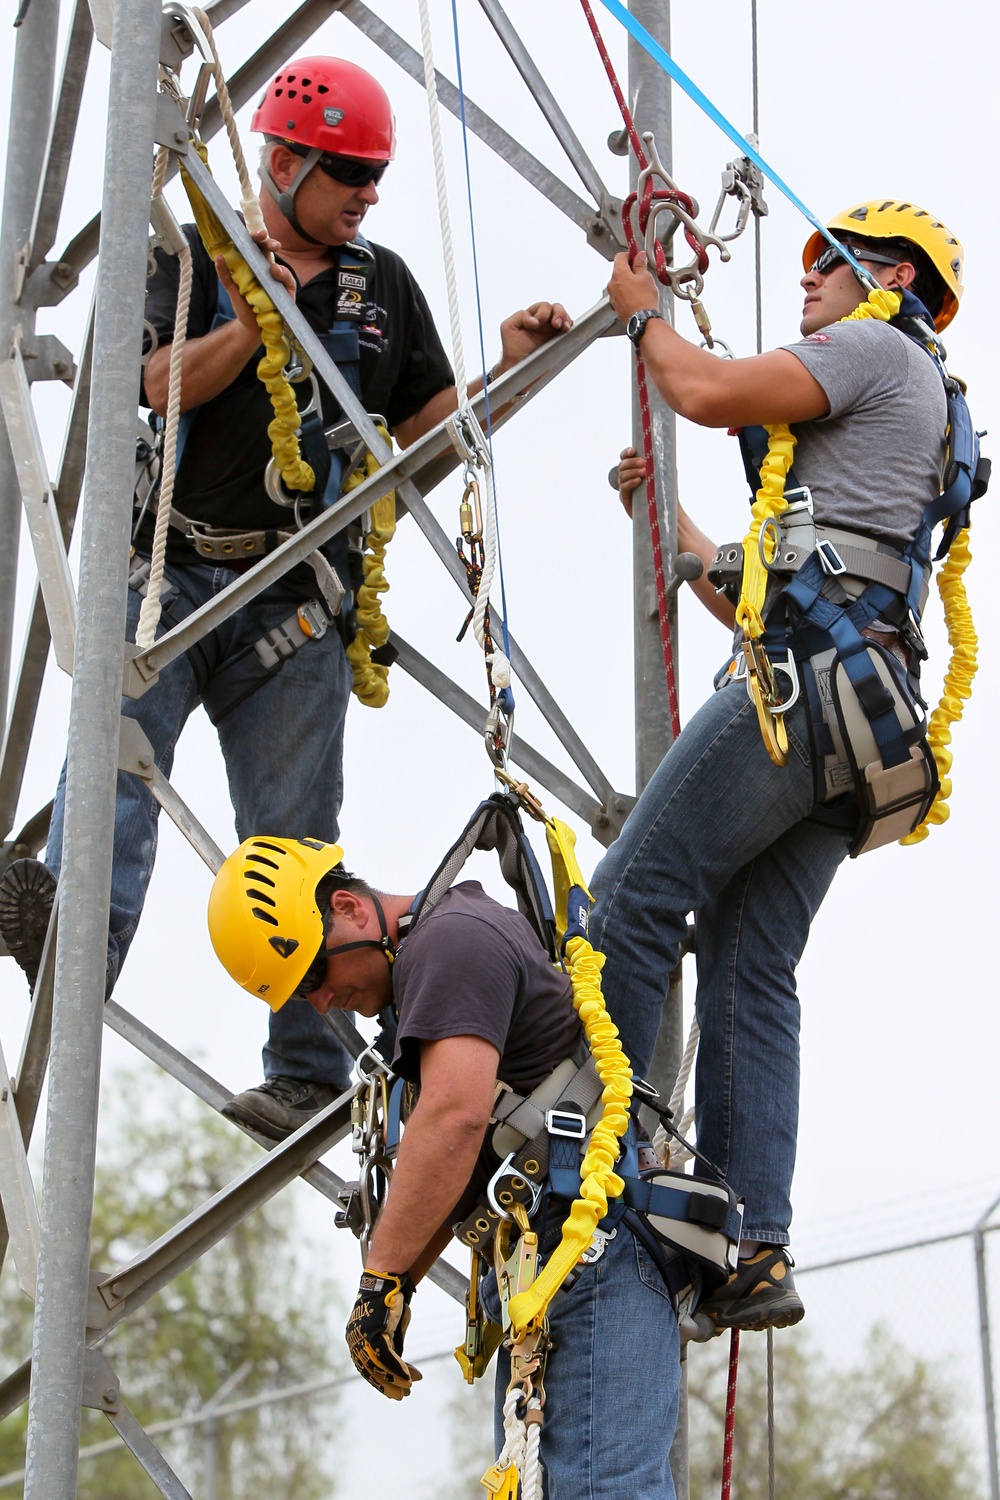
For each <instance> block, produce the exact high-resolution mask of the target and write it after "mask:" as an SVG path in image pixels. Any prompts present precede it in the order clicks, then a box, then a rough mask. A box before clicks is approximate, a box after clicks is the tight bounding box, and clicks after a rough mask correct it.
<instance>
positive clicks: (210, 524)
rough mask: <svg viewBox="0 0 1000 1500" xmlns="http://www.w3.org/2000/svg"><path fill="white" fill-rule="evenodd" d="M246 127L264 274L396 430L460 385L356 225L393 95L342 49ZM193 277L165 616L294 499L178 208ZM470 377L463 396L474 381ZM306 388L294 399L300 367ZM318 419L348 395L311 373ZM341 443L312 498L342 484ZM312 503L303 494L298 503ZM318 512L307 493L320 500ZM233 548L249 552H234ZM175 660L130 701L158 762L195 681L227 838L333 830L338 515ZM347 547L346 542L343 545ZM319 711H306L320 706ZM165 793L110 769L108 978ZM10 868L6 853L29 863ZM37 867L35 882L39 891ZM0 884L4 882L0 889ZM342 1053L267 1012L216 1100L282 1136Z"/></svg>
mask: <svg viewBox="0 0 1000 1500" xmlns="http://www.w3.org/2000/svg"><path fill="white" fill-rule="evenodd" d="M253 129H254V130H255V131H259V132H261V133H262V134H263V135H264V138H265V146H264V149H263V152H262V162H261V180H262V189H261V195H260V199H261V209H262V211H263V217H264V222H265V224H266V226H267V235H268V237H267V238H264V239H263V243H264V245H265V248H267V249H268V250H270V251H271V252H273V253H274V255H275V257H276V261H275V266H274V271H275V274H276V275H277V276H279V277H280V278H281V279H282V280H283V281H284V282H285V284H286V285H287V286H288V288H289V290H290V291H292V292H293V294H294V295H295V297H296V299H297V302H298V305H299V307H300V308H301V310H302V312H303V314H304V315H305V317H306V319H307V320H308V322H309V323H310V325H311V326H312V327H313V328H314V329H315V330H316V332H317V333H319V334H320V336H321V338H322V339H323V342H324V344H325V346H326V348H327V350H328V352H329V353H330V354H331V356H332V358H333V359H334V360H335V361H336V362H337V364H338V366H339V368H340V370H341V372H342V373H343V374H344V376H345V377H346V379H347V380H348V382H349V384H350V385H351V386H352V388H353V389H354V390H355V392H357V393H358V394H359V395H360V397H361V399H362V401H363V403H364V405H365V408H366V410H368V411H369V412H372V413H379V414H381V415H382V416H383V417H384V418H385V420H386V422H387V424H388V427H389V429H390V430H391V432H392V433H393V436H394V437H395V439H396V441H397V442H398V443H399V444H400V446H402V447H407V446H408V445H409V444H411V443H413V442H414V441H416V439H417V438H419V437H420V436H422V434H423V433H425V432H427V431H428V430H429V429H430V428H431V427H433V426H435V425H436V424H437V423H439V422H440V421H441V420H442V419H443V418H444V417H446V416H447V415H448V414H449V413H450V412H452V411H454V410H455V408H456V404H457V398H456V391H455V383H454V376H453V374H452V371H451V368H450V366H449V363H448V359H447V357H446V355H445V352H444V349H443V348H442V345H441V341H440V339H439V337H438V334H437V331H436V329H435V327H434V320H433V317H432V315H431V312H430V308H429V307H428V304H427V301H426V299H425V298H424V295H423V293H422V292H421V290H420V288H419V286H418V285H417V283H416V281H415V280H414V278H413V276H412V275H411V274H410V272H409V270H408V269H407V267H406V265H405V263H404V262H403V260H402V259H401V257H400V256H398V255H397V254H396V253H395V252H394V251H392V250H388V249H386V248H385V247H383V246H381V245H372V244H369V242H368V241H367V240H366V239H365V238H364V237H363V235H362V234H361V227H362V222H363V220H364V218H365V216H366V215H367V213H368V211H369V209H371V208H372V207H373V206H374V205H375V204H376V203H377V202H378V190H377V188H378V183H379V181H380V179H381V177H382V175H383V173H384V172H385V170H386V168H387V167H388V165H389V163H390V162H391V161H392V158H393V155H394V153H395V123H394V120H393V115H392V108H391V106H390V103H389V100H388V97H387V96H386V94H385V91H384V90H383V89H382V87H381V85H380V84H379V83H378V82H377V81H376V80H375V79H374V78H372V77H371V75H370V74H368V73H366V72H365V71H364V69H362V68H359V67H356V66H355V65H354V64H353V63H349V62H345V61H343V60H342V59H339V58H331V57H308V58H299V59H298V60H296V61H294V62H291V63H289V64H287V66H286V67H285V68H283V69H282V71H281V72H280V73H279V74H278V75H277V77H276V78H275V79H274V80H273V82H272V83H271V84H270V85H269V87H268V89H267V91H266V92H265V94H264V97H263V99H262V100H261V103H260V107H259V108H258V110H257V112H256V114H255V116H254V120H253ZM185 233H186V235H187V238H188V241H189V243H190V245H191V250H192V255H193V261H194V267H193V270H194V274H193V288H192V296H191V309H190V313H189V317H188V326H187V343H186V346H185V351H184V361H183V386H182V399H181V406H182V411H183V416H182V430H181V434H180V442H179V445H178V446H179V459H178V466H177V474H176V484H175V490H174V496H173V506H172V515H171V530H170V535H169V541H168V547H167V574H166V591H165V594H164V624H163V628H164V629H166V628H169V626H170V625H171V624H172V623H175V622H176V621H177V620H179V619H180V618H183V617H184V616H185V615H187V614H190V613H191V612H192V611H193V610H194V609H196V608H198V607H199V606H200V605H201V604H203V603H205V602H206V601H207V600H209V599H211V598H212V597H213V596H214V595H215V594H217V593H219V592H220V591H221V590H222V589H224V588H226V587H228V586H229V585H230V584H231V583H232V582H233V581H234V579H235V578H236V576H237V574H238V573H239V572H241V571H243V570H244V569H245V568H246V567H248V566H251V565H252V562H253V560H254V558H255V557H256V556H258V555H260V554H262V553H264V552H267V551H270V550H272V549H273V548H274V547H275V546H276V545H278V542H279V540H280V538H279V535H278V533H279V532H286V533H287V531H288V530H289V529H290V528H291V526H292V514H291V511H290V510H289V509H287V508H283V507H281V506H279V505H278V504H276V503H275V502H274V501H273V500H272V499H271V498H270V496H269V494H268V492H267V490H266V489H265V484H264V476H265V470H266V468H267V465H268V461H269V460H270V458H271V444H270V439H269V437H268V431H267V428H268V423H269V421H270V420H271V415H272V413H271V408H270V403H269V399H268V396H267V393H266V391H265V389H264V387H263V385H262V384H261V382H260V380H259V379H258V378H257V373H256V369H257V364H258V361H259V359H260V354H261V349H260V336H259V332H258V328H257V323H256V319H255V318H254V315H253V312H252V310H251V308H250V307H249V305H248V304H247V302H246V301H245V300H244V299H243V298H242V297H241V296H240V294H239V292H238V291H237V290H236V288H235V286H234V284H233V282H232V280H231V278H230V276H229V274H228V272H227V271H226V269H225V266H224V264H223V263H222V262H221V261H219V262H217V263H216V265H214V266H213V264H212V262H211V260H210V259H209V256H208V254H207V252H206V251H205V249H204V248H203V246H202V243H201V240H200V238H199V236H198V232H197V230H196V228H195V227H194V226H193V225H188V226H186V227H185ZM178 279H179V262H178V260H177V258H176V256H168V255H166V254H164V253H163V252H162V251H161V250H159V249H158V250H157V251H156V269H155V271H154V273H153V275H152V277H151V278H150V282H149V287H148V291H147V297H146V319H147V322H148V323H149V324H150V325H151V326H152V328H153V329H154V331H155V334H156V338H157V341H158V342H157V347H156V348H155V350H154V352H153V353H152V354H151V356H150V357H149V360H148V363H147V365H146V370H145V379H144V392H143V401H144V402H145V403H146V404H148V405H149V406H151V407H152V408H153V410H154V411H155V412H157V413H158V414H159V415H160V416H161V417H162V416H163V415H164V414H165V412H166V405H167V383H168V372H169V363H170V344H171V342H172V340H173V336H174V318H175V313H176V305H177V288H178ZM570 322H571V320H570V318H569V317H568V315H567V314H566V312H565V310H564V309H563V308H562V307H561V306H560V305H559V304H558V303H549V302H540V303H536V304H535V305H534V306H532V307H530V308H527V309H524V310H522V311H520V312H517V313H515V314H513V315H512V316H511V317H510V318H508V319H506V321H505V322H504V323H503V324H502V325H501V355H500V359H499V361H498V362H497V364H496V365H495V366H494V373H495V374H500V373H502V372H504V371H506V370H508V369H509V368H511V366H513V365H515V364H517V363H518V362H519V361H520V360H522V359H524V358H525V356H526V355H528V354H530V353H531V352H532V351H533V350H534V349H535V348H536V347H537V346H538V345H539V344H541V343H542V342H544V341H545V340H546V339H548V338H551V337H552V336H554V335H555V334H558V333H560V332H561V331H562V330H563V329H565V328H568V327H569V326H570ZM480 385H481V382H478V383H477V382H475V381H474V382H472V383H471V385H470V393H472V394H475V392H476V391H477V390H478V389H479V388H480ZM299 390H301V391H303V392H304V393H305V394H304V395H303V396H301V397H300V405H304V403H305V400H306V399H307V395H308V392H309V383H308V382H306V383H305V384H304V385H303V386H300V387H299ZM321 400H322V409H323V422H324V426H325V427H330V426H331V425H333V424H334V423H335V422H336V421H337V420H338V418H339V417H340V415H341V413H340V410H339V407H338V406H337V403H336V402H335V401H334V399H333V397H332V396H331V395H330V393H329V392H328V391H326V390H325V388H322V387H321ZM341 457H342V455H338V454H336V453H334V454H333V455H332V456H331V467H330V475H329V478H328V480H327V482H326V485H325V490H324V493H323V496H322V497H320V499H319V500H317V502H316V505H317V506H319V505H320V504H324V503H325V504H330V503H332V502H333V501H334V500H335V499H336V497H337V495H338V493H339V488H340V471H341ZM307 513H308V511H307ZM313 513H315V510H314V511H313ZM152 530H153V517H152V515H151V514H150V513H149V512H148V511H146V510H143V511H142V512H140V514H139V516H138V518H137V522H136V528H135V532H134V537H133V540H134V563H133V569H132V577H131V579H130V592H129V599H128V630H129V636H130V638H132V637H133V636H134V631H135V626H136V622H137V620H138V613H139V607H140V604H141V593H142V592H143V591H144V588H145V582H146V579H147V577H148V572H149V557H150V551H151V544H152ZM234 550H235V551H236V553H237V555H238V556H239V557H240V558H241V559H243V558H246V559H249V561H238V562H236V563H235V564H232V563H231V562H230V561H229V559H231V558H232V556H233V553H234ZM322 553H323V558H322V559H318V560H317V557H316V555H315V554H314V559H313V564H314V565H313V566H309V565H307V564H305V563H303V564H301V565H300V566H299V567H298V568H296V569H295V570H293V571H292V572H291V573H289V574H288V575H286V577H285V578H283V579H282V580H281V581H280V582H279V583H277V584H275V585H273V586H272V587H271V588H268V589H267V590H265V591H264V592H263V593H262V594H260V595H259V596H258V597H257V598H256V599H255V600H254V601H253V602H252V603H250V604H249V605H247V606H246V607H245V608H244V609H242V610H240V611H239V612H238V613H237V614H235V615H233V616H231V617H230V618H229V619H228V620H226V621H225V622H224V623H223V624H222V625H220V626H219V628H218V629H217V630H216V631H214V632H213V633H212V635H211V636H209V637H208V638H207V639H206V640H203V641H201V642H200V643H199V644H198V645H196V646H194V647H193V648H192V649H191V651H190V652H188V654H187V655H186V656H184V657H182V658H181V659H180V660H179V661H176V662H173V663H171V665H170V666H168V667H167V668H166V669H165V670H164V671H163V672H162V673H161V674H160V677H159V679H158V681H157V683H156V684H155V686H154V687H153V688H152V689H151V690H150V691H149V692H148V693H146V694H145V695H144V696H143V697H142V698H139V699H137V700H135V701H132V700H129V699H126V700H123V712H124V713H125V714H127V715H128V716H129V717H131V718H135V719H137V720H138V721H139V723H140V725H141V726H142V728H143V731H144V732H145V734H146V736H147V738H148V739H149V741H150V743H151V744H152V746H153V748H154V751H155V754H156V763H157V765H158V767H159V768H160V769H161V770H162V771H163V772H164V774H167V775H169V772H170V768H171V764H172V761H173V750H174V745H175V743H176V741H177V736H178V735H179V733H180V731H181V729H182V728H183V725H184V723H185V721H186V719H187V717H188V715H189V714H190V712H191V710H192V709H193V708H194V707H195V706H196V705H197V703H198V701H199V699H200V700H201V701H202V702H203V703H204V705H205V708H206V710H207V712H208V714H209V716H210V718H211V719H212V721H213V723H214V724H215V725H216V728H217V729H218V732H219V738H220V740H221V743H222V748H223V753H224V755H225V760H226V769H227V774H228V777H229V787H230V794H231V796H232V800H233V806H234V808H235V812H236V824H237V828H238V830H239V834H240V837H241V838H245V837H247V836H248V835H251V834H254V833H260V832H267V831H269V830H270V829H272V828H282V829H286V830H288V831H289V832H290V833H291V834H292V835H298V836H301V837H305V836H307V835H309V836H314V837H316V836H318V837H320V838H323V839H328V840H331V841H332V840H335V839H336V837H337V833H338V815H339V812H340V805H341V799H342V792H343V775H342V761H343V735H344V720H345V717H346V713H347V705H348V702H349V700H350V692H351V682H352V674H351V669H350V666H349V664H348V662H347V658H346V656H345V650H344V646H345V641H346V640H349V639H350V635H351V629H352V623H351V607H352V603H353V595H354V593H355V592H356V589H357V585H358V582H359V579H358V576H357V572H356V571H354V570H353V569H352V549H351V548H350V547H349V539H348V534H347V533H346V532H343V533H341V534H339V535H338V536H337V537H335V538H334V539H333V541H332V542H330V543H328V544H327V545H326V546H324V547H323V549H322ZM353 556H354V558H355V559H356V562H355V567H356V566H357V560H359V554H358V553H357V551H356V550H355V551H354V552H353ZM318 708H321V711H317V710H318ZM157 813H158V807H157V805H156V803H155V802H154V800H153V798H152V796H151V794H150V792H149V791H148V789H147V787H146V786H145V784H144V783H143V782H142V781H140V780H139V779H138V778H137V777H134V776H129V775H124V774H123V775H122V776H120V777H119V783H118V801H117V808H116V823H115V854H114V868H113V876H112V896H111V921H110V932H109V941H108V993H110V992H111V989H112V988H113V986H114V983H115V980H116V978H117V975H118V971H119V969H120V967H121V963H122V961H123V959H124V957H125V954H126V952H127V950H128V946H129V943H130V942H131V939H132V936H133V934H134V932H135V929H136V926H137V924H138V921H139V916H140V913H141V911H142V906H143V901H144V899H145V894H146V887H147V885H148V882H149V878H150V875H151V873H152V866H153V859H154V855H155V849H156V819H157ZM62 817H63V787H62V781H61V782H60V787H59V791H58V794H57V798H56V805H55V809H54V811H53V818H52V829H51V833H50V839H49V845H48V850H47V862H48V865H49V867H50V869H51V870H54V871H57V870H58V867H59V863H60V859H61V850H62ZM31 864H32V866H33V868H32V869H31V870H29V871H28V872H27V875H28V876H29V877H30V878H25V879H24V880H23V889H21V888H20V887H19V888H18V889H17V890H12V891H11V892H10V893H8V897H7V901H6V905H7V906H8V907H9V908H10V912H9V913H8V915H9V916H10V921H9V922H8V927H9V928H10V929H11V931H12V934H13V942H14V949H12V951H15V950H16V952H17V953H18V954H19V956H20V959H21V961H22V966H23V967H24V968H25V969H26V971H27V972H28V973H29V977H30V978H31V979H32V980H33V977H34V973H36V972H37V966H38V959H39V957H40V953H41V945H42V942H43V941H44V933H45V926H46V920H45V919H46V917H47V912H48V909H49V907H50V906H51V899H52V892H53V891H54V888H55V882H54V880H53V879H52V878H51V876H50V875H49V874H48V872H47V871H46V870H45V869H44V867H40V866H37V865H35V864H34V862H31ZM24 873H25V872H24V871H22V872H21V874H22V876H23V875H24ZM39 881H41V883H42V887H43V889H41V890H40V889H38V882H39ZM3 901H4V897H3V896H0V905H2V904H3ZM349 1062H350V1060H349V1058H348V1056H347V1054H346V1052H345V1051H344V1049H343V1047H342V1046H341V1045H340V1043H339V1042H338V1041H337V1039H336V1037H335V1036H334V1034H333V1033H332V1032H331V1031H330V1030H329V1028H327V1027H326V1026H325V1024H324V1022H323V1021H322V1019H321V1018H320V1017H319V1016H317V1015H316V1013H315V1012H314V1011H313V1009H312V1008H311V1007H310V1006H309V1005H308V1004H307V1003H306V1002H304V1001H303V1002H299V1003H296V1004H291V1005H288V1006H286V1007H285V1008H284V1010H283V1011H281V1012H279V1013H278V1014H277V1015H276V1016H275V1017H274V1018H273V1020H272V1025H271V1034H270V1039H269V1042H268V1045H267V1047H266V1048H265V1050H264V1073H265V1079H264V1083H263V1085H262V1086H261V1087H259V1088H254V1089H249V1090H247V1091H246V1092H244V1093H243V1094H240V1095H238V1096H237V1097H236V1098H235V1099H234V1100H233V1101H232V1103H231V1105H230V1107H229V1110H228V1111H227V1112H228V1113H230V1114H231V1115H232V1117H233V1118H235V1119H237V1120H239V1121H240V1122H241V1123H243V1124H246V1125H249V1126H251V1127H252V1128H253V1129H255V1130H257V1131H259V1132H260V1133H262V1134H265V1135H268V1136H271V1137H274V1138H277V1139H280V1138H281V1137H282V1136H284V1135H286V1134H287V1133H289V1132H290V1131H292V1130H294V1129H296V1128H297V1127H298V1126H299V1125H300V1124H302V1123H303V1122H304V1121H305V1120H306V1119H308V1118H309V1116H310V1115H311V1114H312V1113H313V1112H314V1111H315V1110H316V1109H318V1108H321V1107H322V1106H324V1105H326V1104H327V1103H329V1102H330V1100H331V1099H332V1098H333V1097H335V1095H336V1094H338V1093H340V1092H342V1091H343V1089H344V1088H346V1087H347V1085H348V1081H349V1079H348V1075H349Z"/></svg>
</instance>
